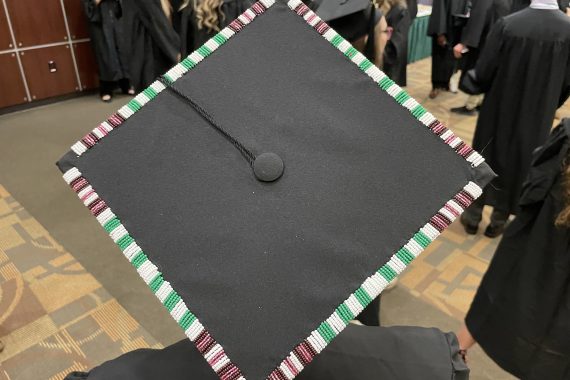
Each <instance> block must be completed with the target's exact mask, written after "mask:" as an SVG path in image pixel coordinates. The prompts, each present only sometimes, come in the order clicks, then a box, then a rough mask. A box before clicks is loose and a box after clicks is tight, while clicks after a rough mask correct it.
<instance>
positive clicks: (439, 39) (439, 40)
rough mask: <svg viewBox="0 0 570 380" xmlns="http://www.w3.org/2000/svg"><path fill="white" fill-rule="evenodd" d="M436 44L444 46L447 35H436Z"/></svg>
mask: <svg viewBox="0 0 570 380" xmlns="http://www.w3.org/2000/svg"><path fill="white" fill-rule="evenodd" d="M437 44H438V45H439V46H441V47H445V45H447V37H445V34H440V35H439V36H437Z"/></svg>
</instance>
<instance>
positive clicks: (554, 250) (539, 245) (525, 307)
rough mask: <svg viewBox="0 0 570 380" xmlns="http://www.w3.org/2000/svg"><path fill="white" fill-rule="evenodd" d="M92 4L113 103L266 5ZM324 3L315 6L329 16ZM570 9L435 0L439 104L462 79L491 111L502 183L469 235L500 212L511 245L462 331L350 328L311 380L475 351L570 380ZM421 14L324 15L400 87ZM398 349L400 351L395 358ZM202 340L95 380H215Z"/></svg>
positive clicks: (481, 108) (88, 0)
mask: <svg viewBox="0 0 570 380" xmlns="http://www.w3.org/2000/svg"><path fill="white" fill-rule="evenodd" d="M82 1H83V3H84V8H85V12H86V14H87V17H88V19H89V21H90V25H91V32H92V40H93V44H94V48H95V51H96V55H97V60H98V64H99V69H100V79H101V98H102V100H104V101H110V100H111V98H112V93H113V91H114V90H115V89H116V88H120V89H121V91H123V92H124V93H127V94H134V93H135V91H139V90H142V89H143V88H145V87H146V86H148V85H149V84H150V83H151V82H152V81H154V80H155V78H156V77H158V76H159V75H161V74H162V73H164V72H165V71H166V70H167V69H169V68H170V67H171V66H173V65H174V64H176V63H177V62H179V61H180V60H181V58H182V57H185V56H186V55H187V54H189V53H190V52H192V51H193V50H194V49H196V48H198V47H199V46H200V45H202V44H203V43H204V42H205V41H207V39H208V38H210V37H211V36H213V35H214V34H215V33H217V32H218V31H219V30H221V29H222V28H223V27H225V26H226V25H228V23H229V22H230V21H231V20H233V19H234V18H236V17H237V16H238V15H240V14H241V13H242V12H243V11H244V10H245V9H247V8H248V7H250V6H251V5H252V4H253V1H252V0H82ZM325 2H326V0H314V1H311V0H307V1H306V3H307V5H308V6H309V7H311V8H312V9H316V10H317V13H318V9H319V7H321V6H323V4H324V3H325ZM568 8H569V4H568V0H562V1H560V2H557V1H556V0H532V2H528V1H526V2H525V0H514V1H513V0H434V1H433V10H432V15H431V18H430V22H429V27H428V34H429V35H430V36H431V37H432V71H431V81H432V90H431V92H430V94H429V97H430V98H432V99H435V98H437V97H438V96H439V94H440V93H441V92H442V91H449V90H454V86H453V80H454V77H456V78H459V88H460V89H461V90H463V91H464V92H466V93H467V94H469V97H468V99H467V101H466V103H465V104H464V105H463V106H461V107H458V108H454V109H452V110H451V111H452V112H456V113H460V114H463V115H477V114H478V121H477V127H476V130H475V135H474V141H473V147H474V148H475V149H476V150H478V151H479V152H480V153H481V154H482V155H483V156H484V157H485V159H486V161H487V162H488V163H489V165H490V166H491V167H492V169H493V170H494V171H495V172H496V173H497V175H498V177H497V178H496V179H495V180H494V181H493V182H492V184H491V185H490V186H488V187H487V188H486V189H485V191H484V194H483V196H482V197H481V198H480V199H479V200H478V201H477V202H475V204H473V205H472V206H471V207H470V208H469V209H467V210H466V212H465V213H464V214H463V216H462V218H461V222H462V224H463V226H464V228H465V231H466V233H468V234H476V233H477V232H478V229H479V224H480V222H481V220H482V213H483V208H484V206H485V205H489V206H492V207H493V212H492V215H491V221H490V224H489V225H488V226H487V227H486V229H485V232H484V233H485V235H486V236H488V237H491V238H495V237H498V236H500V235H502V234H503V233H504V234H505V236H504V238H503V240H502V241H501V243H500V245H499V247H498V250H497V252H496V254H495V256H494V258H493V261H492V263H491V265H490V267H489V270H488V272H487V273H486V275H485V277H484V279H483V282H482V284H481V286H480V288H479V290H478V292H477V295H476V297H475V299H474V301H473V304H472V306H471V309H470V310H469V313H468V314H467V317H466V319H465V325H464V326H463V328H462V329H461V330H460V331H459V332H458V333H457V335H454V334H449V335H446V334H443V333H441V332H437V331H433V330H425V329H420V328H412V329H411V330H390V329H387V330H384V329H383V328H381V329H378V327H376V328H375V329H377V330H370V329H369V327H352V326H351V327H350V328H349V329H347V331H346V332H345V333H343V334H341V336H340V337H339V339H338V340H337V341H335V343H334V344H333V346H331V347H332V348H331V349H330V350H327V351H325V352H324V353H323V355H321V356H320V357H319V358H318V359H317V361H316V362H317V363H321V364H322V363H326V364H322V365H319V364H316V365H313V366H312V367H310V368H309V370H308V371H306V372H303V374H302V375H301V376H300V377H299V378H306V379H312V378H314V379H324V378H326V379H335V378H338V379H347V378H351V379H365V378H368V379H370V378H372V377H370V375H366V374H365V373H372V372H367V371H376V372H374V373H376V374H377V376H378V378H380V377H382V376H381V375H378V371H380V369H379V368H380V367H379V366H374V365H372V364H370V363H374V361H375V360H376V361H382V362H383V363H384V367H382V368H383V370H384V373H386V376H388V378H393V379H394V378H398V379H418V378H430V379H431V378H434V379H438V378H445V377H437V376H438V375H437V370H438V369H439V370H441V369H442V368H446V369H452V370H453V373H454V376H455V377H450V378H456V379H460V378H466V377H462V376H467V375H465V373H466V372H467V371H466V367H465V366H464V365H465V362H464V361H465V360H466V358H467V352H468V349H469V348H470V347H471V346H472V345H473V344H475V342H477V343H479V344H480V345H481V346H482V347H483V349H484V350H485V351H486V352H487V353H488V354H489V356H490V357H491V358H492V359H493V360H495V361H496V362H497V363H498V364H499V365H500V366H501V367H503V368H504V369H505V370H507V371H509V372H510V373H512V374H514V375H515V376H517V377H520V378H523V379H569V378H570V250H569V246H570V196H569V194H570V174H569V173H570V168H569V164H570V149H569V147H570V139H569V136H570V120H566V121H564V122H562V123H561V125H560V126H558V127H557V128H555V129H554V130H552V123H553V120H554V115H555V112H556V110H557V109H558V108H559V107H560V106H561V105H562V104H563V103H564V102H565V101H566V100H567V98H568V97H569V96H570V17H567V15H565V12H566V11H567V9H568ZM323 12H324V10H323ZM416 13H417V3H416V2H415V0H408V1H407V2H406V1H404V0H377V1H374V2H371V1H370V0H363V1H362V7H361V10H359V11H358V12H355V13H351V14H348V15H342V17H338V15H337V17H335V18H331V19H326V18H325V17H323V18H325V21H327V22H329V23H330V25H331V26H332V27H333V28H335V29H336V30H337V31H338V32H339V33H340V34H341V35H343V36H344V37H345V38H346V39H347V40H349V41H350V42H351V43H353V44H354V46H355V47H356V48H357V49H359V50H360V51H362V52H363V53H364V54H365V55H366V56H367V57H368V58H369V59H370V60H372V61H373V62H375V63H376V64H377V65H378V66H379V67H381V68H382V69H383V70H384V72H385V73H387V74H388V75H389V76H390V77H391V78H392V79H393V80H394V81H395V82H396V83H397V84H399V85H400V86H406V68H407V52H408V33H409V29H410V26H411V24H412V21H413V19H414V18H415V16H416ZM426 75H427V74H426ZM450 83H451V85H450ZM521 194H522V196H521ZM513 215H515V216H516V217H515V218H514V220H513V219H512V216H513ZM509 221H510V223H509ZM378 308H379V302H376V303H374V304H373V305H372V306H371V307H369V308H368V309H367V310H366V311H365V313H364V316H363V317H361V321H363V322H364V323H365V324H369V325H378V324H379V321H378V319H377V317H378ZM392 341H398V342H400V344H401V345H398V344H396V345H394V346H393V347H396V348H392V349H386V350H385V351H383V349H382V347H384V348H386V347H387V345H386V344H387V343H386V342H392ZM412 341H413V342H414V343H413V344H410V345H409V346H408V345H406V344H405V342H408V343H410V342H412ZM355 342H357V344H358V345H360V346H361V347H370V345H372V346H373V347H375V349H371V350H370V351H369V352H363V353H362V355H361V356H360V358H361V359H362V358H366V359H365V360H363V361H362V362H359V361H357V360H355V358H351V359H350V360H348V359H347V358H348V356H347V353H348V352H351V351H353V348H351V345H354V344H356V343H355ZM190 344H191V343H190V342H188V341H185V342H180V343H178V344H177V345H174V346H172V347H169V348H167V349H166V350H164V351H139V352H137V353H134V354H131V355H128V356H126V357H124V358H122V359H119V360H118V361H114V362H110V363H108V364H106V365H104V366H102V367H100V368H98V369H96V370H95V371H93V372H92V374H91V376H89V379H99V378H100V379H111V378H121V379H123V378H124V379H130V378H133V379H135V378H136V379H143V378H146V377H145V376H147V377H148V378H158V377H160V376H163V377H165V378H167V377H168V374H165V373H164V372H157V371H159V369H157V367H154V366H153V365H152V363H153V361H163V362H167V363H169V364H168V365H167V366H162V367H161V369H160V370H164V368H165V367H167V368H170V369H171V370H172V371H173V372H172V373H173V374H175V373H177V371H182V372H191V371H194V372H195V373H202V372H201V371H203V373H204V375H203V377H199V376H198V378H210V377H211V375H213V373H210V372H209V371H208V368H207V366H205V365H204V363H202V361H201V360H200V358H199V355H197V352H196V351H195V350H193V349H192V348H191V347H190ZM413 347H419V348H420V349H417V350H414V349H413ZM380 353H381V355H380ZM406 356H407V357H408V358H409V360H408V362H409V366H408V367H407V368H408V369H409V370H408V371H402V370H401V368H400V369H399V370H398V372H399V375H398V376H399V377H394V376H395V375H394V373H395V372H396V371H395V370H394V371H393V370H392V369H391V368H390V363H391V360H394V362H396V361H397V358H398V357H406ZM194 357H195V360H191V358H194ZM458 357H462V358H463V360H461V361H458V360H457V358H458ZM439 362H441V363H446V364H445V365H444V364H442V365H438V363H439ZM364 363H367V364H364ZM367 365H368V366H370V368H372V369H370V370H367V369H366V366H367ZM193 366H196V367H195V368H194V367H193ZM331 368H333V369H334V368H337V369H335V370H331ZM153 371H154V372H153ZM429 371H432V372H429ZM153 373H154V375H153ZM355 374H358V375H355ZM462 374H463V375H462ZM208 375H210V377H208ZM71 376H76V377H69V378H70V379H71V378H82V379H84V378H87V376H88V375H87V374H75V375H71ZM112 376H115V377H112ZM430 376H431V377H430ZM212 378H213V377H212Z"/></svg>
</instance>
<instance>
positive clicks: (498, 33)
mask: <svg viewBox="0 0 570 380" xmlns="http://www.w3.org/2000/svg"><path fill="white" fill-rule="evenodd" d="M504 30H505V20H504V19H500V20H499V21H497V23H496V24H495V25H494V26H493V28H492V29H491V32H490V33H489V37H487V43H486V44H485V48H484V49H483V51H482V52H481V56H480V57H479V60H478V61H477V65H476V66H475V80H476V81H477V84H478V85H479V86H480V87H481V89H482V90H483V92H487V90H488V89H489V88H490V87H491V84H492V82H493V79H494V77H495V74H496V72H497V69H498V67H499V64H500V62H501V50H502V47H503V40H504Z"/></svg>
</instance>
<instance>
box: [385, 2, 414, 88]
mask: <svg viewBox="0 0 570 380" xmlns="http://www.w3.org/2000/svg"><path fill="white" fill-rule="evenodd" d="M386 22H387V23H388V26H390V27H392V28H393V32H392V37H391V38H390V40H389V41H388V43H387V44H386V49H385V50H384V67H383V70H384V72H385V73H386V75H388V76H389V77H390V78H391V79H392V80H393V81H394V82H396V83H397V84H398V85H399V86H405V85H406V68H407V66H408V32H409V31H410V26H411V24H412V20H411V18H410V13H409V11H408V9H407V8H406V6H405V5H402V4H396V5H395V6H393V7H392V9H390V11H389V12H388V14H387V15H386Z"/></svg>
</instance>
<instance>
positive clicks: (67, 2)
mask: <svg viewBox="0 0 570 380" xmlns="http://www.w3.org/2000/svg"><path fill="white" fill-rule="evenodd" d="M63 4H64V7H65V14H66V15H67V25H68V26H69V33H70V34H71V39H72V40H79V39H82V38H89V28H88V22H89V21H88V20H87V17H86V16H85V12H84V11H83V5H82V4H81V1H80V0H63Z"/></svg>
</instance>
